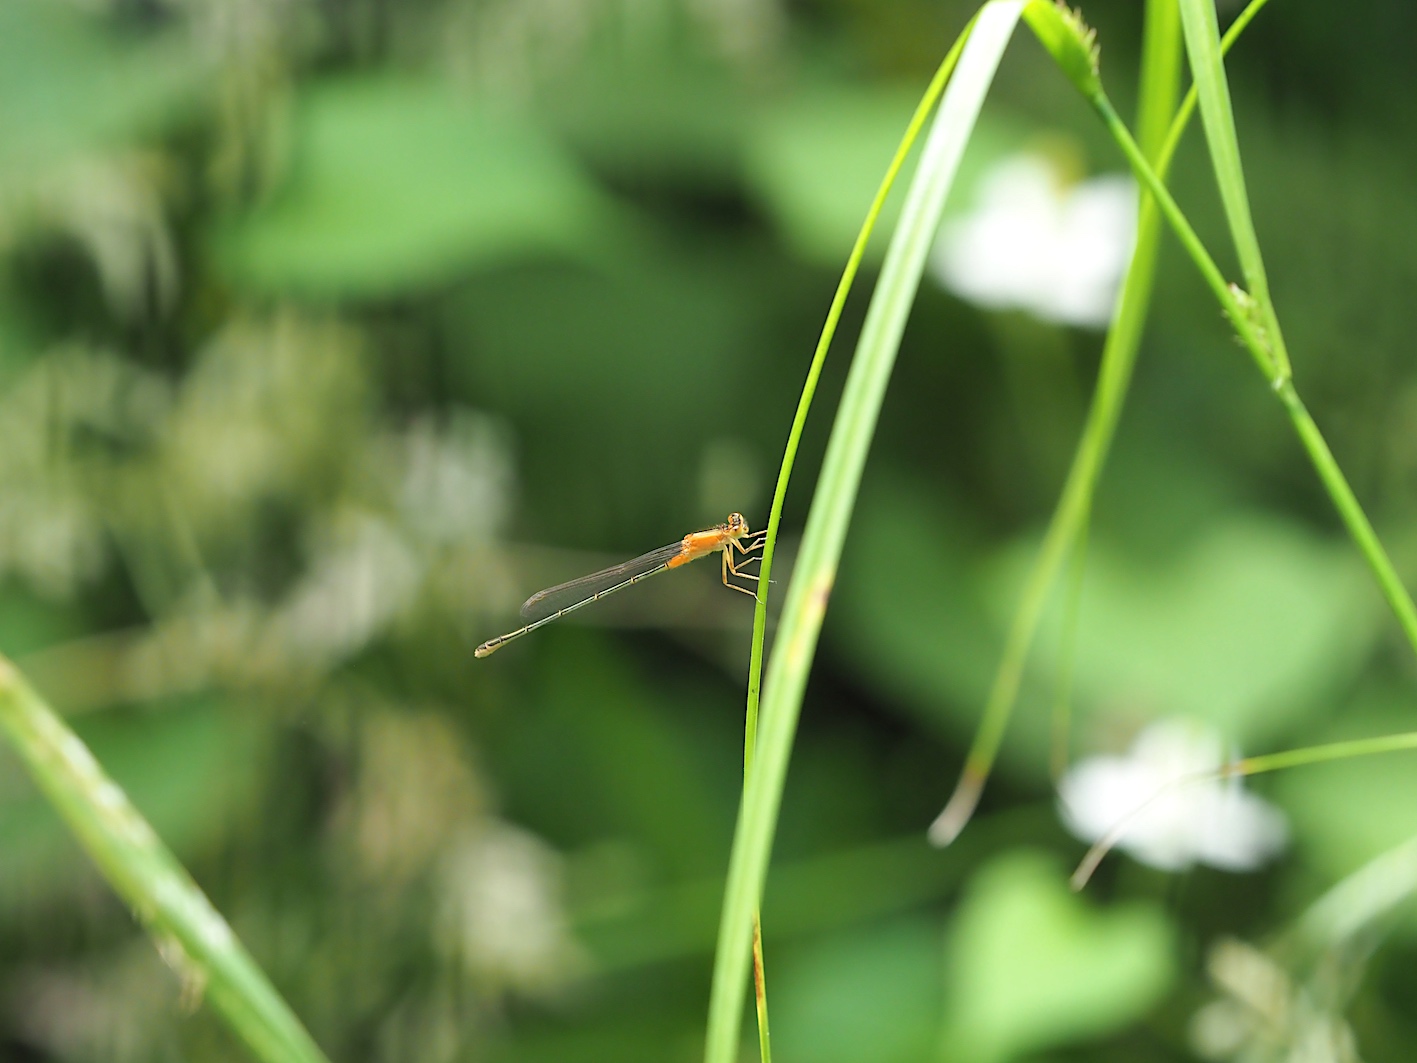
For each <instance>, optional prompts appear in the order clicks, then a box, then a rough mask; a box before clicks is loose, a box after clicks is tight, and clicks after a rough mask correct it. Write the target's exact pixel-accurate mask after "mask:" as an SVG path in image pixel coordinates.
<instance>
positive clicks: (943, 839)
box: [930, 0, 1267, 845]
mask: <svg viewBox="0 0 1417 1063" xmlns="http://www.w3.org/2000/svg"><path fill="white" fill-rule="evenodd" d="M1036 2H1042V0H1036ZM1266 2H1267V0H1253V2H1252V3H1251V4H1250V5H1249V7H1247V8H1246V9H1245V10H1244V11H1243V12H1242V13H1241V14H1240V16H1239V17H1238V18H1236V19H1235V21H1234V23H1233V24H1232V25H1231V27H1230V29H1229V31H1228V32H1227V33H1226V35H1225V40H1224V41H1223V42H1222V45H1221V47H1222V49H1223V50H1225V51H1228V50H1229V49H1230V46H1231V45H1232V44H1234V42H1235V40H1236V39H1237V38H1238V37H1239V35H1240V33H1241V32H1243V30H1244V28H1245V27H1246V26H1247V25H1249V23H1250V20H1251V19H1253V18H1254V16H1255V15H1256V14H1258V13H1259V11H1260V9H1261V8H1263V7H1264V5H1265V3H1266ZM1147 13H1148V23H1147V25H1148V34H1149V39H1148V42H1147V46H1146V51H1145V56H1144V58H1145V61H1146V64H1147V65H1146V67H1145V68H1144V70H1143V76H1142V101H1141V113H1142V117H1143V123H1142V131H1143V133H1144V134H1145V135H1146V140H1145V141H1144V142H1143V145H1144V147H1143V150H1144V151H1145V153H1146V157H1147V158H1154V159H1155V160H1156V165H1155V173H1156V174H1158V175H1159V177H1160V179H1162V180H1164V179H1165V175H1166V172H1167V171H1168V170H1169V169H1170V165H1171V160H1172V158H1173V156H1174V155H1175V153H1176V147H1177V145H1178V144H1179V143H1180V141H1181V135H1182V134H1183V133H1184V132H1185V129H1186V125H1187V124H1188V123H1189V121H1190V118H1191V116H1192V115H1193V114H1194V113H1195V107H1196V90H1195V87H1194V86H1192V88H1191V90H1190V91H1189V92H1188V93H1187V94H1186V97H1185V99H1184V100H1183V101H1182V103H1181V106H1180V108H1179V109H1178V110H1177V111H1176V115H1175V118H1174V120H1173V121H1172V122H1171V126H1170V130H1169V132H1168V133H1167V134H1166V137H1165V140H1164V141H1163V142H1162V143H1161V144H1160V145H1159V146H1157V145H1156V141H1155V140H1153V139H1152V137H1153V136H1154V129H1155V123H1156V122H1157V121H1158V120H1159V117H1160V114H1159V113H1158V112H1162V113H1169V111H1170V106H1169V104H1168V103H1167V101H1168V99H1174V96H1172V95H1171V91H1172V90H1168V89H1167V88H1166V85H1167V84H1174V79H1175V77H1176V70H1175V66H1174V63H1175V58H1174V56H1175V52H1176V49H1178V48H1179V47H1180V39H1179V35H1178V32H1177V30H1178V24H1177V12H1176V7H1175V5H1174V4H1173V3H1171V2H1170V0H1149V4H1148V9H1147ZM1158 37H1161V38H1166V40H1164V41H1162V40H1157V39H1156V38H1158ZM1143 193H1144V194H1143V196H1142V201H1141V207H1140V213H1139V216H1138V219H1137V244H1136V249H1135V250H1134V251H1133V253H1132V262H1131V265H1130V266H1129V267H1128V270H1127V276H1126V279H1125V280H1124V281H1123V284H1122V293H1121V297H1120V298H1119V300H1118V304H1117V313H1116V316H1115V317H1114V318H1113V321H1112V327H1111V329H1110V330H1109V331H1108V334H1107V341H1106V343H1105V344H1104V346H1103V349H1102V363H1101V367H1100V368H1099V370H1098V377H1097V388H1096V390H1095V391H1094V393H1093V399H1092V405H1091V408H1090V409H1089V410H1088V416H1087V423H1086V424H1085V425H1084V426H1083V433H1082V439H1081V440H1080V441H1079V443H1078V449H1077V452H1076V453H1075V454H1074V456H1073V462H1072V465H1071V467H1070V468H1069V469H1068V477H1067V480H1066V481H1065V482H1064V484H1063V490H1062V493H1061V495H1060V496H1059V499H1058V505H1057V508H1056V509H1055V510H1054V511H1053V516H1052V518H1051V519H1050V521H1049V523H1048V529H1047V531H1046V532H1045V534H1044V537H1043V545H1042V547H1041V548H1040V549H1039V552H1038V556H1037V558H1036V559H1035V560H1034V563H1033V567H1032V568H1031V569H1030V571H1029V574H1028V579H1027V582H1026V583H1025V585H1024V591H1023V595H1022V598H1021V599H1020V602H1019V606H1018V608H1017V610H1016V611H1015V612H1014V616H1013V620H1012V621H1011V622H1010V625H1009V630H1008V635H1007V638H1006V641H1005V644H1004V654H1003V657H1002V658H1001V659H1000V662H999V667H998V670H997V671H996V672H995V673H994V683H993V686H992V687H991V688H990V692H989V698H988V701H987V702H986V703H985V707H984V713H983V716H982V717H981V719H980V723H979V730H978V731H977V732H976V734H975V738H974V742H973V744H972V745H971V746H970V749H969V753H968V755H967V757H966V759H965V766H964V770H963V771H962V772H961V773H960V778H959V781H958V782H957V783H956V785H955V790H954V793H952V794H951V795H950V799H949V801H948V802H947V803H946V805H945V809H944V811H942V812H941V813H940V815H939V816H938V817H937V818H936V819H935V822H934V823H933V824H931V826H930V840H931V841H932V842H934V843H935V844H936V845H948V844H950V843H951V842H952V841H954V839H955V838H957V837H958V836H959V832H960V831H962V830H963V829H964V827H965V825H966V824H967V823H968V822H969V819H970V817H971V816H972V815H973V814H974V809H975V806H976V805H977V804H978V803H979V796H980V794H981V793H982V792H983V789H984V783H985V781H986V780H987V779H988V777H989V773H990V771H991V770H992V769H993V766H994V759H995V757H996V756H997V755H998V752H999V745H1000V743H1002V741H1003V737H1004V730H1005V728H1006V727H1007V726H1008V721H1009V717H1010V716H1011V715H1012V714H1013V709H1014V705H1015V703H1016V702H1017V700H1018V691H1019V686H1020V684H1021V682H1022V678H1023V668H1024V664H1025V662H1026V660H1027V658H1028V654H1029V651H1030V650H1031V649H1032V647H1033V640H1034V638H1035V637H1036V635H1037V633H1038V625H1039V622H1040V621H1041V620H1042V617H1043V607H1044V605H1045V604H1046V603H1047V600H1048V596H1049V594H1050V592H1051V591H1052V588H1053V586H1054V584H1055V583H1056V581H1057V578H1058V573H1059V572H1060V571H1061V569H1062V566H1063V564H1064V562H1065V561H1066V560H1067V558H1068V557H1069V555H1070V554H1072V553H1073V552H1074V551H1075V550H1076V549H1077V543H1078V537H1079V535H1080V534H1081V532H1082V529H1083V528H1084V527H1085V526H1086V524H1087V521H1088V516H1089V514H1090V513H1091V511H1092V498H1093V495H1094V494H1095V492H1096V488H1097V481H1098V479H1099V478H1100V476H1101V475H1102V468H1103V465H1104V464H1105V462H1106V459H1107V453H1108V451H1109V450H1110V449H1111V445H1112V439H1113V437H1114V435H1115V434H1116V428H1117V423H1118V420H1119V419H1120V417H1121V412H1122V405H1123V403H1124V402H1125V400H1126V394H1127V390H1128V388H1129V387H1130V384H1131V376H1132V369H1133V367H1134V365H1135V363H1136V356H1137V351H1138V349H1139V347H1140V344H1141V334H1142V326H1143V325H1144V324H1145V321H1146V312H1147V308H1148V306H1149V305H1150V302H1151V287H1152V281H1153V278H1154V276H1155V271H1156V253H1157V249H1158V247H1159V240H1160V233H1161V216H1160V212H1159V210H1158V207H1157V202H1156V199H1155V198H1154V197H1153V196H1152V195H1150V194H1146V189H1145V187H1143Z"/></svg>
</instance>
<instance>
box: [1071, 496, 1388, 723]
mask: <svg viewBox="0 0 1417 1063" xmlns="http://www.w3.org/2000/svg"><path fill="white" fill-rule="evenodd" d="M1378 622H1379V611H1378V602H1377V600H1376V598H1375V596H1374V595H1373V594H1372V592H1371V589H1370V586H1369V583H1368V580H1367V576H1366V573H1365V571H1364V569H1363V567H1362V564H1361V562H1360V561H1359V559H1358V558H1356V557H1354V556H1353V555H1352V552H1351V550H1350V549H1349V547H1348V546H1347V544H1346V543H1343V542H1328V541H1326V540H1323V539H1319V538H1317V537H1315V536H1313V535H1311V534H1309V533H1307V532H1305V531H1304V530H1303V529H1302V528H1300V527H1298V526H1296V525H1294V524H1291V523H1286V522H1280V521H1277V520H1275V519H1273V518H1269V517H1264V516H1259V515H1248V516H1232V517H1230V518H1228V519H1227V520H1225V521H1224V522H1222V523H1218V524H1215V525H1213V526H1212V527H1210V528H1209V529H1207V530H1206V531H1205V532H1204V533H1203V534H1202V535H1201V536H1200V537H1199V538H1198V539H1196V540H1194V541H1193V542H1192V543H1191V544H1190V545H1189V546H1188V547H1187V548H1186V549H1185V550H1183V551H1179V552H1177V553H1176V554H1174V555H1172V556H1149V557H1147V558H1146V559H1145V560H1144V561H1140V560H1136V559H1131V560H1128V559H1124V556H1123V555H1121V554H1119V553H1118V552H1117V551H1115V550H1111V551H1109V550H1108V549H1107V547H1106V544H1105V543H1103V542H1098V543H1097V544H1096V547H1095V549H1094V550H1093V551H1092V552H1091V554H1090V556H1089V561H1088V575H1087V582H1086V584H1085V587H1084V590H1083V600H1082V614H1081V620H1080V624H1079V628H1078V638H1077V648H1076V654H1077V656H1076V665H1075V668H1076V670H1075V676H1076V684H1077V691H1078V699H1079V703H1080V704H1082V705H1084V706H1085V705H1086V704H1091V705H1092V706H1094V707H1096V706H1107V705H1112V706H1119V705H1120V706H1127V708H1128V711H1139V712H1141V713H1144V714H1147V715H1158V716H1160V715H1183V716H1190V717H1195V718H1198V719H1205V720H1209V721H1211V722H1212V723H1214V724H1215V725H1216V726H1217V727H1218V728H1220V729H1221V731H1222V732H1223V733H1225V734H1228V735H1229V736H1231V737H1232V738H1234V739H1235V740H1237V741H1240V742H1242V743H1243V745H1244V746H1245V747H1246V748H1247V749H1254V748H1256V746H1257V744H1264V743H1267V742H1269V741H1271V740H1273V739H1274V738H1275V737H1277V736H1278V735H1280V734H1281V733H1283V732H1284V730H1285V728H1286V727H1287V726H1288V725H1289V724H1291V723H1292V722H1293V720H1294V719H1295V718H1296V717H1297V716H1299V715H1301V714H1302V713H1304V712H1305V711H1306V710H1309V709H1312V708H1313V707H1314V706H1315V705H1316V703H1318V702H1319V701H1320V700H1321V699H1322V698H1324V696H1325V695H1326V694H1327V693H1329V692H1331V691H1332V690H1333V689H1334V687H1335V686H1336V685H1337V684H1338V683H1339V682H1340V681H1341V680H1343V679H1344V678H1346V677H1348V676H1350V675H1351V674H1352V673H1353V672H1354V671H1355V670H1356V668H1357V666H1358V665H1359V664H1360V663H1361V661H1362V659H1363V656H1364V655H1365V654H1366V652H1367V651H1368V650H1369V648H1370V647H1371V645H1372V641H1373V638H1374V637H1375V634H1376V631H1377V628H1378ZM1054 643H1055V640H1049V642H1048V645H1053V644H1054Z"/></svg>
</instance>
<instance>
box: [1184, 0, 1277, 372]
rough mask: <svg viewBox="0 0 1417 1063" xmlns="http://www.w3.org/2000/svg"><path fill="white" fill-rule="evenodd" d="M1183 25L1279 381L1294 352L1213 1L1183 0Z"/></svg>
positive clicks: (1243, 264)
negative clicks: (1278, 309)
mask: <svg viewBox="0 0 1417 1063" xmlns="http://www.w3.org/2000/svg"><path fill="white" fill-rule="evenodd" d="M1180 8H1181V25H1182V28H1183V30H1184V32H1185V38H1186V52H1187V55H1188V56H1189V57H1190V61H1191V73H1192V76H1193V77H1194V79H1195V85H1196V90H1197V93H1198V95H1199V97H1200V107H1201V122H1202V124H1203V125H1204V126H1205V137H1206V143H1207V145H1208V146H1209V147H1210V158H1211V163H1212V165H1213V166H1214V168H1215V181H1216V184H1217V186H1218V187H1219V189H1220V200H1221V203H1222V204H1223V205H1224V207H1225V217H1226V219H1227V221H1228V222H1229V225H1230V235H1231V238H1232V239H1233V240H1234V241H1235V251H1236V253H1237V254H1238V255H1239V256H1240V269H1241V271H1242V272H1243V273H1244V275H1245V286H1246V287H1247V288H1248V289H1249V294H1250V298H1251V299H1253V300H1254V301H1255V304H1256V305H1257V306H1258V308H1259V314H1260V318H1261V320H1262V322H1263V324H1264V330H1265V333H1266V336H1265V338H1266V340H1267V345H1268V348H1269V352H1270V356H1271V358H1272V359H1273V363H1274V375H1275V379H1276V385H1277V382H1278V380H1280V379H1284V378H1287V377H1288V376H1289V375H1290V367H1289V353H1288V351H1286V350H1285V347H1284V337H1283V334H1282V333H1281V332H1280V330H1279V321H1278V318H1277V317H1276V316H1275V313H1274V305H1273V303H1272V301H1271V300H1270V294H1269V279H1268V277H1267V276H1266V274H1265V268H1264V256H1263V255H1262V254H1261V253H1260V241H1259V237H1258V236H1257V235H1256V233H1255V223H1254V219H1253V218H1252V217H1251V215H1250V198H1249V195H1248V193H1247V192H1246V190H1245V170H1244V167H1243V166H1242V165H1241V163H1240V139H1239V137H1238V135H1237V134H1236V132H1235V111H1234V108H1233V107H1232V106H1231V103H1230V85H1229V83H1228V81H1227V80H1226V78H1225V62H1224V58H1223V56H1222V54H1221V50H1220V28H1219V24H1218V23H1217V22H1216V18H1215V4H1214V2H1213V0H1180Z"/></svg>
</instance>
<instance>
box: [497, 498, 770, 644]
mask: <svg viewBox="0 0 1417 1063" xmlns="http://www.w3.org/2000/svg"><path fill="white" fill-rule="evenodd" d="M745 540H747V541H746V542H745ZM762 543H763V535H762V533H760V534H759V535H757V536H753V537H752V538H750V537H749V534H748V522H747V521H746V520H744V519H743V514H741V513H730V514H729V515H728V520H727V521H725V522H724V523H722V524H719V525H717V526H716V527H713V528H707V529H705V530H704V531H696V532H690V533H689V534H688V535H686V536H684V538H682V539H680V540H679V541H678V542H676V543H670V544H669V545H668V546H661V547H660V548H659V549H658V550H651V551H650V552H649V553H647V554H641V555H640V556H639V557H636V558H632V559H631V560H629V561H626V562H625V563H624V564H620V565H614V566H612V567H610V568H607V569H602V570H601V571H600V572H592V573H591V574H590V575H589V576H582V577H581V578H580V579H573V580H571V581H570V582H568V583H558V584H557V585H556V586H554V587H548V588H546V590H544V591H537V592H536V593H535V594H533V595H532V596H531V597H530V598H528V599H527V600H526V602H525V603H523V605H522V610H521V612H522V616H524V617H527V618H528V619H530V620H531V623H529V624H526V625H525V626H523V627H519V628H517V629H516V630H515V631H509V632H507V633H506V634H505V635H498V636H497V637H496V638H495V639H488V640H487V641H486V642H484V643H483V644H482V645H481V646H479V647H477V649H476V650H474V651H473V656H475V657H486V656H487V655H488V654H490V653H494V652H496V651H497V650H500V649H501V648H502V647H503V646H505V645H506V644H507V643H509V642H512V641H513V640H515V639H519V638H521V637H522V636H523V635H528V634H530V633H531V632H533V631H535V630H536V629H537V628H539V627H545V626H546V625H547V624H549V623H551V622H552V621H553V620H560V619H561V617H563V616H565V615H566V614H567V613H573V612H575V611H576V610H577V609H582V608H584V607H585V606H587V605H590V604H591V603H592V602H598V601H600V599H602V598H604V597H605V596H606V595H609V594H614V593H615V592H616V591H623V590H624V589H625V588H626V587H633V586H634V585H635V584H636V583H639V582H640V581H642V580H647V579H649V578H650V577H651V576H657V575H659V574H660V573H661V572H667V571H669V569H671V568H678V567H679V566H680V565H687V564H688V563H689V562H690V561H696V560H698V559H699V558H701V557H706V556H707V555H709V554H711V553H713V552H714V551H716V550H718V551H722V553H723V585H724V586H725V587H730V588H732V589H733V590H735V591H742V592H743V593H744V594H751V595H753V597H754V598H756V597H757V595H756V594H755V593H754V592H753V591H750V590H749V589H748V588H746V587H738V586H735V585H734V584H732V583H729V582H728V577H729V576H730V575H733V576H738V577H741V578H742V579H746V580H756V579H757V578H758V577H757V576H755V575H753V574H751V573H748V572H742V571H740V570H739V566H740V565H745V564H747V563H748V562H750V561H756V560H758V559H757V558H750V557H749V556H748V555H749V554H750V553H751V552H752V551H753V550H756V549H757V548H758V547H759V546H761V545H762Z"/></svg>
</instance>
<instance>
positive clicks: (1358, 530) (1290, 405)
mask: <svg viewBox="0 0 1417 1063" xmlns="http://www.w3.org/2000/svg"><path fill="white" fill-rule="evenodd" d="M1091 102H1092V105H1093V107H1094V108H1095V109H1096V110H1097V113H1098V114H1099V115H1100V116H1101V118H1102V120H1103V122H1104V123H1106V125H1107V127H1108V129H1109V130H1110V131H1111V133H1112V136H1113V138H1114V139H1115V140H1116V141H1117V144H1118V146H1119V147H1121V149H1122V151H1123V153H1124V154H1125V155H1126V156H1127V160H1128V162H1130V163H1131V166H1132V170H1133V172H1135V173H1136V175H1137V177H1138V178H1139V179H1140V180H1141V181H1142V182H1143V183H1144V184H1146V186H1147V187H1148V188H1149V189H1151V192H1152V194H1153V195H1154V196H1155V197H1156V200H1157V202H1158V203H1159V204H1160V206H1161V211H1162V214H1163V215H1164V216H1165V218H1166V220H1167V222H1168V223H1169V224H1170V225H1171V228H1172V230H1173V231H1174V232H1175V233H1176V236H1177V237H1178V238H1179V239H1180V241H1181V246H1182V247H1183V248H1185V250H1186V252H1187V254H1189V255H1190V256H1191V261H1192V262H1194V263H1195V265H1196V268H1197V269H1198V270H1200V274H1201V276H1202V277H1203V278H1204V279H1205V281H1206V283H1207V284H1208V285H1210V288H1211V291H1212V292H1213V293H1214V294H1215V297H1216V300H1217V301H1218V302H1219V303H1220V306H1221V308H1222V309H1223V310H1224V311H1225V315H1226V317H1228V318H1229V319H1230V322H1231V324H1233V325H1234V326H1235V331H1236V333H1237V334H1238V335H1239V337H1240V340H1241V342H1242V343H1244V345H1245V348H1246V350H1248V351H1249V352H1250V355H1251V357H1252V358H1253V359H1254V362H1255V364H1256V365H1257V366H1258V367H1259V369H1260V372H1262V373H1263V374H1265V377H1266V379H1267V380H1269V381H1270V383H1271V386H1272V387H1273V389H1274V392H1275V395H1276V397H1277V398H1278V399H1279V401H1280V403H1281V404H1282V405H1283V406H1284V409H1285V412H1286V413H1288V414H1289V419H1290V422H1291V423H1292V424H1293V426H1294V431H1295V433H1296V434H1297V435H1298V436H1299V442H1300V443H1301V444H1302V445H1303V447H1304V450H1305V452H1306V453H1307V454H1308V456H1309V461H1310V463H1311V464H1312V465H1313V466H1314V470H1315V472H1317V473H1318V475H1319V480H1320V482H1321V483H1322V484H1323V485H1324V489H1325V490H1327V491H1328V494H1329V498H1330V500H1331V501H1332V502H1333V505H1334V508H1335V509H1336V510H1338V515H1339V517H1340V519H1341V520H1342V521H1343V524H1344V527H1345V528H1346V529H1347V531H1348V534H1349V536H1350V537H1351V538H1352V539H1353V542H1354V543H1355V544H1356V545H1357V547H1358V550H1359V552H1360V553H1362V555H1363V559H1364V560H1365V561H1366V562H1367V564H1368V568H1369V569H1370V570H1371V571H1372V573H1373V577H1374V579H1376V580H1377V582H1378V586H1379V588H1380V589H1381V590H1382V592H1383V597H1385V598H1386V599H1387V602H1388V606H1389V607H1390V608H1391V609H1392V611H1393V615H1394V616H1396V618H1397V621H1398V624H1399V625H1400V626H1401V627H1402V631H1403V634H1404V635H1405V636H1406V637H1407V641H1408V643H1409V644H1410V645H1411V646H1412V648H1413V650H1414V652H1417V606H1414V604H1413V602H1412V598H1411V596H1410V595H1409V594H1408V593H1407V588H1406V587H1404V586H1403V585H1402V580H1401V579H1400V578H1399V577H1398V575H1397V570H1396V569H1395V568H1394V567H1393V564H1392V560H1391V558H1389V557H1388V555H1387V550H1386V549H1385V548H1384V547H1383V544H1382V541H1381V540H1380V539H1379V538H1378V534H1377V532H1376V531H1374V530H1373V526H1372V524H1371V523H1370V522H1369V520H1368V516H1367V514H1366V513H1364V512H1363V507H1362V505H1361V504H1360V503H1359V502H1358V498H1357V496H1356V495H1354V493H1353V488H1352V487H1351V486H1350V485H1349V483H1348V479H1347V477H1345V476H1344V475H1343V470H1342V469H1341V468H1340V467H1339V465H1338V461H1337V460H1336V459H1335V458H1334V456H1333V452H1332V451H1331V450H1330V449H1329V447H1328V443H1327V441H1326V440H1325V439H1324V437H1323V433H1322V432H1320V431H1319V427H1318V425H1317V424H1316V423H1315V422H1314V419H1313V417H1312V416H1310V414H1309V411H1308V408H1307V407H1306V406H1305V405H1304V402H1303V400H1302V399H1301V398H1300V397H1299V393H1298V392H1297V391H1296V390H1295V387H1294V381H1293V380H1292V378H1290V377H1288V376H1276V375H1275V366H1274V363H1273V361H1272V359H1271V356H1270V352H1269V347H1268V345H1267V343H1266V340H1265V328H1264V326H1263V324H1262V323H1261V322H1260V321H1259V320H1258V319H1257V318H1258V315H1257V314H1256V308H1255V304H1254V301H1253V300H1252V299H1251V298H1250V297H1249V296H1248V295H1247V294H1246V293H1245V292H1244V291H1242V290H1240V289H1239V288H1237V287H1235V286H1234V285H1228V284H1226V283H1225V278H1224V276H1223V275H1222V274H1221V272H1220V269H1219V267H1217V266H1216V264H1215V261H1214V259H1212V258H1211V257H1210V253H1209V252H1207V251H1206V249H1205V246H1204V245H1203V244H1202V243H1201V241H1200V237H1198V236H1197V235H1196V233H1195V230H1193V229H1192V228H1191V225H1190V222H1188V221H1187V220H1186V217H1185V215H1184V214H1182V213H1181V209H1180V207H1178V206H1177V205H1176V201H1175V200H1174V199H1172V198H1171V194H1170V193H1169V192H1167V191H1166V188H1165V186H1164V185H1163V184H1162V183H1161V181H1160V179H1159V178H1158V177H1157V176H1156V173H1155V172H1154V171H1153V170H1152V169H1151V167H1150V166H1149V165H1148V164H1147V161H1146V159H1145V158H1143V157H1142V154H1141V151H1140V149H1139V148H1138V147H1137V145H1136V142H1135V141H1134V140H1132V137H1131V134H1130V133H1129V132H1128V131H1127V127H1126V125H1125V124H1124V123H1123V122H1122V120H1121V118H1120V117H1118V115H1117V112H1116V110H1114V109H1113V107H1112V104H1111V102H1110V101H1109V100H1108V99H1107V97H1106V94H1105V93H1103V92H1102V91H1101V89H1100V88H1099V89H1098V90H1097V92H1096V93H1095V94H1094V95H1093V96H1092V97H1091Z"/></svg>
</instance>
